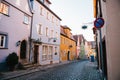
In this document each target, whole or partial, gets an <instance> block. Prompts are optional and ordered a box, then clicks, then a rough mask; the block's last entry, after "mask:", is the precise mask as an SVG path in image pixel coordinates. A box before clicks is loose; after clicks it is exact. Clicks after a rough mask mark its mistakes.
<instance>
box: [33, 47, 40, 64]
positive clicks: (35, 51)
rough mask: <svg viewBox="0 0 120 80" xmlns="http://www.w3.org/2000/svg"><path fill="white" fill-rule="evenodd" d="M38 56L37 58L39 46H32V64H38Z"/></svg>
mask: <svg viewBox="0 0 120 80" xmlns="http://www.w3.org/2000/svg"><path fill="white" fill-rule="evenodd" d="M38 56H39V46H38V45H34V63H35V64H36V63H38Z"/></svg>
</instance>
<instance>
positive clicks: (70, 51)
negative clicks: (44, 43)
mask: <svg viewBox="0 0 120 80" xmlns="http://www.w3.org/2000/svg"><path fill="white" fill-rule="evenodd" d="M70 31H71V29H70V28H69V27H67V26H61V34H60V38H61V43H60V61H67V60H74V59H75V58H76V41H75V40H74V38H73V37H72V33H71V32H70Z"/></svg>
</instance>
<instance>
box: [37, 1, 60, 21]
mask: <svg viewBox="0 0 120 80" xmlns="http://www.w3.org/2000/svg"><path fill="white" fill-rule="evenodd" d="M37 1H38V2H39V3H40V4H41V5H42V6H44V7H45V8H46V9H47V10H48V11H50V12H51V13H52V14H53V15H54V16H56V17H57V18H58V19H59V20H60V21H61V20H62V19H61V18H59V17H58V16H57V15H56V14H55V13H54V12H53V11H52V10H51V9H50V8H48V7H47V6H46V5H45V4H43V3H42V2H41V1H40V0H37ZM47 1H49V0H47Z"/></svg>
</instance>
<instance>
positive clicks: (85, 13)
mask: <svg viewBox="0 0 120 80" xmlns="http://www.w3.org/2000/svg"><path fill="white" fill-rule="evenodd" d="M50 1H51V3H52V4H51V6H50V8H51V9H52V10H53V11H54V12H55V13H56V14H57V15H58V16H59V17H60V18H61V19H62V21H61V25H67V26H68V27H70V28H71V29H72V33H73V34H83V35H84V37H85V38H86V39H87V40H88V41H93V40H94V39H93V32H92V28H93V25H92V24H84V23H88V22H92V21H94V18H93V2H92V1H93V0H50ZM82 25H87V26H88V28H87V29H86V30H83V29H81V26H82Z"/></svg>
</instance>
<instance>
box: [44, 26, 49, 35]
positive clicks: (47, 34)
mask: <svg viewBox="0 0 120 80" xmlns="http://www.w3.org/2000/svg"><path fill="white" fill-rule="evenodd" d="M48 31H49V30H48V27H46V33H45V35H46V36H48Z"/></svg>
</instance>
